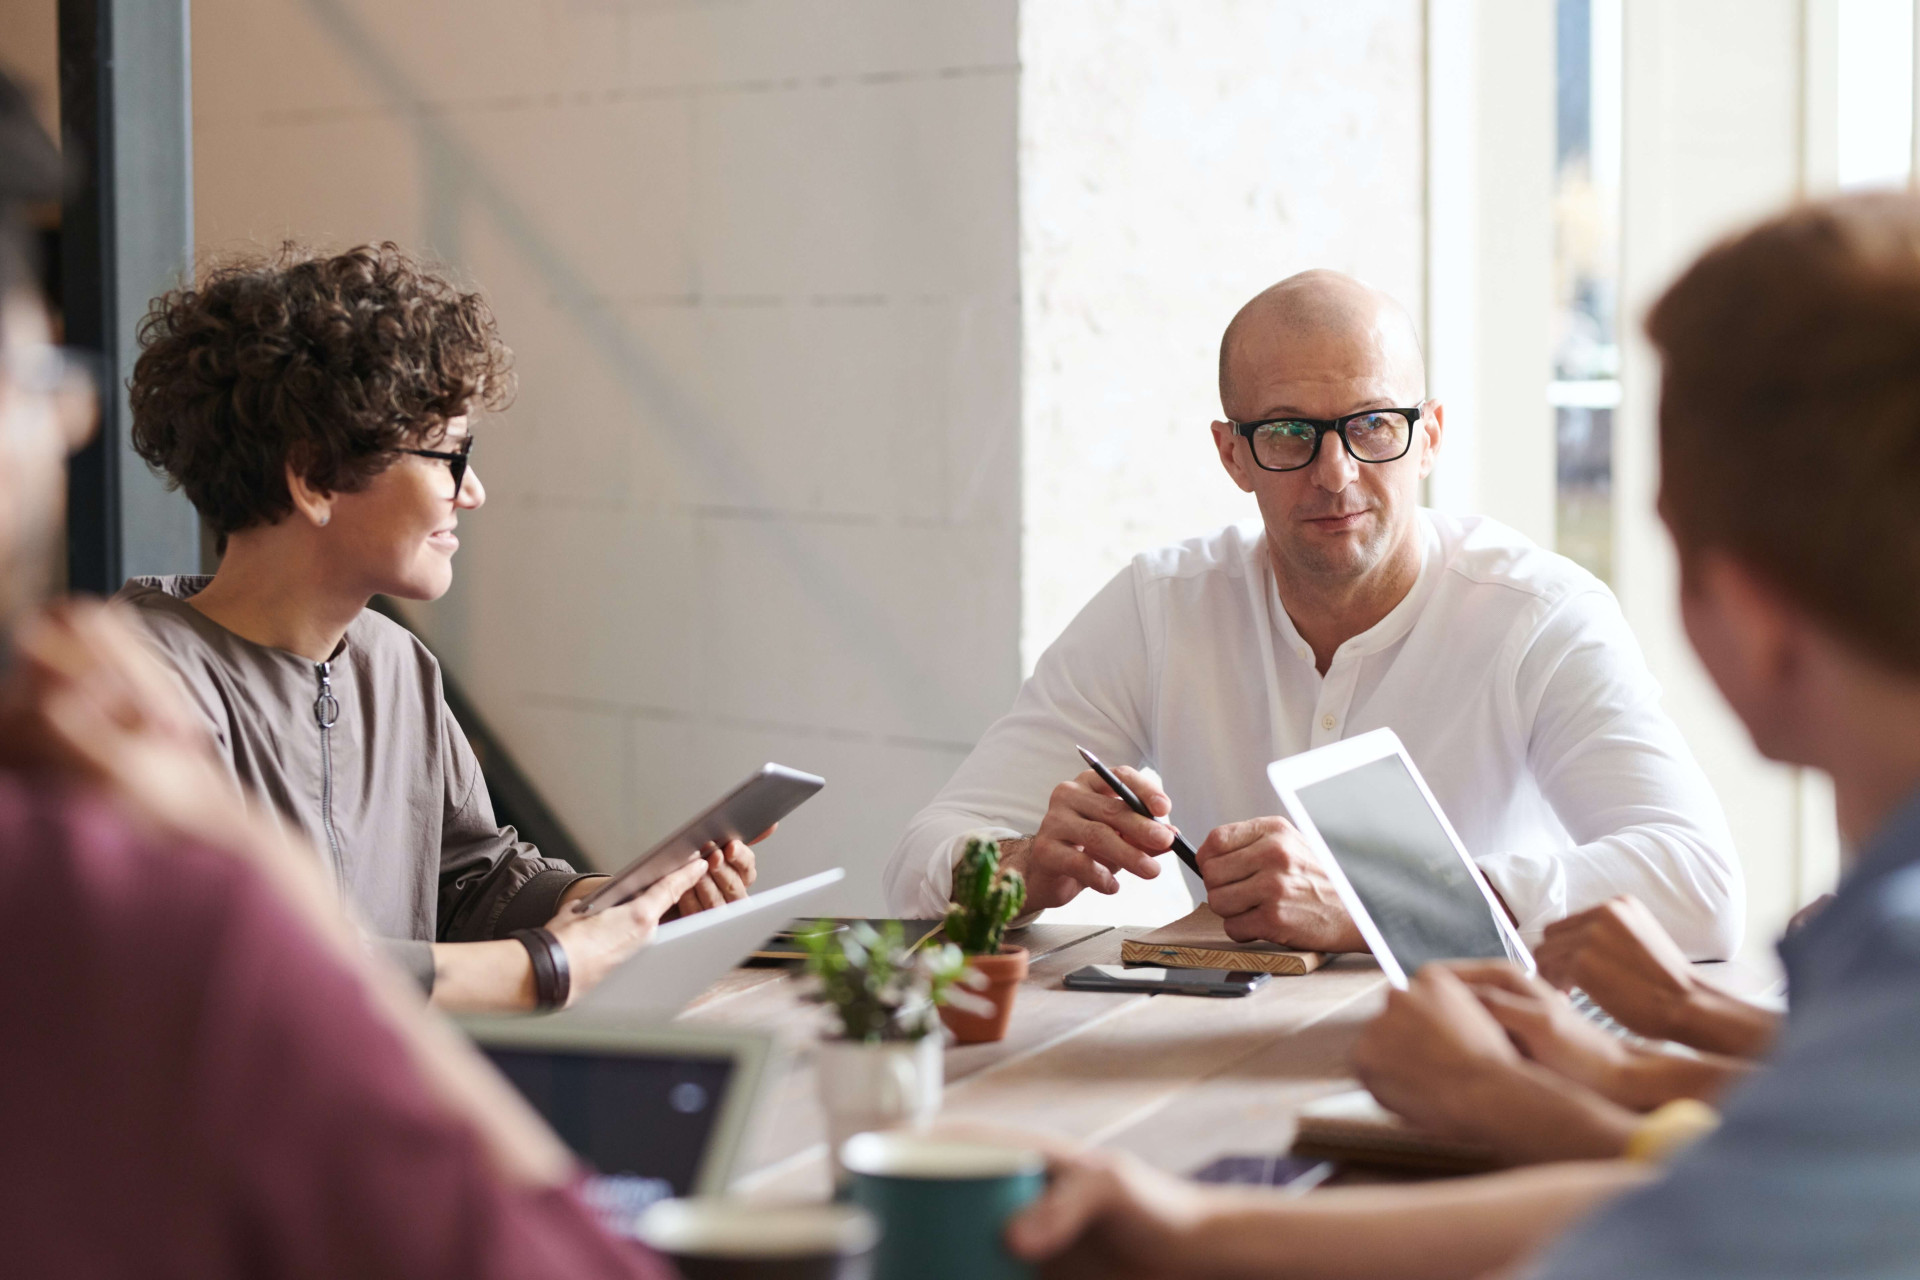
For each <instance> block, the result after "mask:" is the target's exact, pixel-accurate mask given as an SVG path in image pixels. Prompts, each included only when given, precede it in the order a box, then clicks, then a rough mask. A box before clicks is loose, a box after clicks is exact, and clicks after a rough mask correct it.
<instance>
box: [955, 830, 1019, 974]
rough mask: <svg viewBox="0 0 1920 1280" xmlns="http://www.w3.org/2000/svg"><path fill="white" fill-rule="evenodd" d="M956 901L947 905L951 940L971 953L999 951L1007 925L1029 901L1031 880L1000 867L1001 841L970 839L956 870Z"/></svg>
mask: <svg viewBox="0 0 1920 1280" xmlns="http://www.w3.org/2000/svg"><path fill="white" fill-rule="evenodd" d="M953 896H954V901H953V902H951V903H949V904H948V906H947V925H946V931H947V941H949V942H951V943H953V945H954V946H956V947H959V948H960V950H961V951H963V952H965V953H966V954H967V955H970V956H990V955H996V954H998V953H999V951H1000V939H1001V938H1002V937H1003V936H1004V935H1005V934H1006V931H1007V925H1008V924H1009V923H1010V922H1011V921H1012V920H1013V918H1014V917H1015V916H1017V915H1019V914H1020V908H1021V907H1023V906H1025V905H1026V902H1027V882H1026V881H1025V880H1024V879H1022V878H1021V875H1020V873H1019V872H1018V871H1011V870H1008V871H1003V870H1001V868H1000V844H999V842H998V841H995V840H978V839H975V840H969V841H967V851H966V852H965V853H963V854H962V855H960V865H959V866H958V867H957V868H955V870H954V873H953Z"/></svg>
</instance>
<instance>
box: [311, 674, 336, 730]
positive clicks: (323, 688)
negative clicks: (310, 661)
mask: <svg viewBox="0 0 1920 1280" xmlns="http://www.w3.org/2000/svg"><path fill="white" fill-rule="evenodd" d="M313 669H314V671H315V673H316V674H318V675H319V677H320V696H319V697H317V698H315V699H314V700H313V722H314V723H315V724H317V725H319V726H320V727H321V728H322V729H331V728H333V725H334V721H336V720H338V719H339V718H340V704H339V703H338V702H337V701H335V700H334V696H333V664H332V663H331V662H316V663H315V664H314V667H313Z"/></svg>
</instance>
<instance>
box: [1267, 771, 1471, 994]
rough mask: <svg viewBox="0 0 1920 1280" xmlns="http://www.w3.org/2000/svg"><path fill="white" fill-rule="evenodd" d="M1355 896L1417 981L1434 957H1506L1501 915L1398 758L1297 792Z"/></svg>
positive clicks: (1448, 958) (1316, 783) (1310, 785)
mask: <svg viewBox="0 0 1920 1280" xmlns="http://www.w3.org/2000/svg"><path fill="white" fill-rule="evenodd" d="M1295 794H1297V795H1298V796H1299V797H1300V803H1301V804H1302V805H1303V806H1305V808H1306V811H1307V813H1308V815H1309V816H1310V817H1311V818H1312V819H1313V825H1314V826H1316V827H1318V828H1319V829H1320V835H1321V837H1322V838H1323V839H1324V840H1325V841H1326V842H1327V848H1329V849H1331V850H1332V851H1333V856H1334V859H1335V860H1336V861H1337V862H1339V864H1340V869H1341V870H1342V871H1344V872H1346V875H1347V879H1348V881H1350V882H1351V883H1352V885H1353V891H1354V893H1355V894H1357V895H1358V896H1359V898H1360V901H1361V902H1362V903H1364V904H1365V906H1366V908H1367V914H1368V915H1370V916H1372V917H1373V923H1374V925H1375V927H1376V928H1378V929H1379V930H1380V934H1381V936H1382V937H1383V938H1385V939H1386V943H1387V948H1388V950H1390V951H1392V952H1393V955H1394V958H1395V959H1396V960H1398V961H1399V962H1400V967H1401V968H1402V969H1404V970H1405V971H1406V972H1407V973H1408V975H1412V974H1413V973H1414V972H1415V971H1417V970H1418V969H1419V968H1420V966H1421V965H1423V964H1425V963H1427V961H1429V960H1458V959H1500V958H1504V957H1506V955H1507V944H1506V939H1505V938H1504V937H1503V936H1502V934H1501V932H1500V929H1499V926H1498V925H1496V924H1495V923H1494V918H1493V912H1494V911H1495V910H1497V909H1498V908H1496V907H1495V906H1494V905H1493V904H1492V903H1491V902H1489V901H1488V900H1487V898H1486V895H1485V894H1483V893H1481V891H1480V886H1479V885H1477V884H1475V883H1474V880H1473V873H1472V872H1470V871H1469V870H1468V869H1467V866H1466V864H1465V863H1464V862H1463V861H1461V858H1460V854H1459V853H1458V851H1456V850H1455V849H1454V847H1453V842H1452V841H1451V840H1449V839H1448V838H1447V832H1446V829H1445V828H1444V827H1442V826H1441V825H1440V819H1439V818H1438V817H1437V816H1436V815H1435V814H1434V812H1433V810H1432V808H1431V807H1429V806H1428V804H1427V799H1426V797H1425V796H1424V795H1423V794H1421V791H1420V786H1419V784H1418V783H1416V782H1415V781H1414V780H1413V775H1412V774H1410V773H1408V772H1407V766H1406V763H1405V762H1404V761H1402V760H1401V758H1400V757H1399V756H1397V755H1390V756H1384V757H1382V758H1380V759H1378V760H1370V761H1368V762H1367V763H1366V764H1363V765H1360V766H1359V767H1358V768H1355V769H1350V770H1348V771H1347V772H1345V773H1342V774H1336V775H1335V776H1333V777H1331V778H1327V779H1325V780H1323V781H1320V782H1315V783H1310V784H1308V785H1307V786H1304V787H1300V788H1297V789H1296V792H1295Z"/></svg>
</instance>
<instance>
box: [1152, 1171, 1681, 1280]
mask: <svg viewBox="0 0 1920 1280" xmlns="http://www.w3.org/2000/svg"><path fill="white" fill-rule="evenodd" d="M1652 1176H1653V1171H1652V1170H1650V1169H1649V1168H1647V1167H1646V1166H1644V1165H1636V1164H1632V1163H1629V1162H1627V1161H1624V1160H1608V1161H1594V1162H1585V1163H1579V1164H1557V1165H1544V1166H1541V1167H1538V1168H1532V1169H1518V1170H1514V1171H1512V1172H1508V1173H1500V1174H1491V1175H1488V1176H1486V1177H1480V1178H1460V1179H1454V1180H1451V1181H1446V1182H1438V1183H1430V1184H1428V1185H1425V1186H1419V1187H1347V1188H1334V1189H1333V1190H1329V1191H1317V1192H1315V1193H1314V1194H1313V1195H1311V1196H1308V1197H1305V1198H1303V1199H1297V1200H1296V1199H1279V1198H1276V1197H1273V1196H1271V1195H1258V1194H1254V1193H1221V1194H1220V1196H1219V1198H1218V1199H1217V1200H1216V1201H1215V1202H1214V1206H1213V1207H1212V1208H1211V1209H1210V1210H1209V1211H1208V1212H1207V1213H1206V1214H1205V1215H1204V1217H1203V1220H1202V1221H1201V1222H1199V1223H1198V1224H1197V1225H1196V1226H1195V1227H1194V1228H1193V1230H1192V1232H1191V1241H1190V1246H1189V1248H1188V1250H1187V1256H1188V1258H1189V1259H1190V1274H1193V1275H1205V1276H1210V1277H1218V1278H1219V1280H1242V1278H1243V1277H1245V1278H1251V1277H1267V1278H1271V1277H1290V1278H1297V1280H1318V1278H1319V1277H1327V1278H1328V1280H1332V1278H1334V1277H1339V1278H1341V1280H1367V1278H1368V1277H1375V1276H1377V1277H1381V1278H1382V1280H1387V1278H1392V1280H1451V1278H1452V1277H1467V1276H1480V1275H1484V1274H1486V1273H1487V1272H1489V1271H1492V1270H1495V1269H1496V1268H1500V1267H1506V1266H1511V1265H1512V1264H1513V1263H1515V1262H1518V1261H1520V1260H1521V1259H1524V1258H1526V1257H1528V1256H1530V1255H1532V1254H1533V1253H1534V1252H1536V1251H1537V1250H1539V1249H1540V1248H1541V1247H1542V1246H1543V1245H1545V1244H1546V1243H1548V1242H1549V1241H1551V1240H1553V1239H1555V1238H1557V1237H1558V1236H1559V1235H1560V1234H1561V1233H1562V1232H1564V1231H1565V1230H1566V1229H1567V1227H1568V1226H1570V1225H1571V1224H1572V1223H1573V1222H1574V1221H1575V1220H1577V1219H1579V1218H1580V1217H1582V1216H1584V1215H1585V1214H1586V1213H1588V1212H1589V1211H1591V1210H1592V1209H1593V1208H1595V1207H1596V1206H1598V1205H1599V1204H1601V1203H1603V1202H1604V1201H1606V1200H1610V1199H1612V1198H1613V1197H1614V1196H1617V1195H1619V1194H1620V1193H1622V1192H1624V1191H1627V1190H1629V1189H1631V1188H1632V1187H1635V1186H1637V1185H1639V1184H1640V1183H1641V1182H1643V1181H1645V1180H1646V1179H1648V1178H1650V1177H1652Z"/></svg>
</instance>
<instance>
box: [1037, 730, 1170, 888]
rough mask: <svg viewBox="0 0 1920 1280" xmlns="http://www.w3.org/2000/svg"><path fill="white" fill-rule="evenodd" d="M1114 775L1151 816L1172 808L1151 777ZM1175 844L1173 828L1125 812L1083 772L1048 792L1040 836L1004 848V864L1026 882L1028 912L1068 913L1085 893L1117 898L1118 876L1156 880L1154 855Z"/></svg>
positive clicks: (1127, 772)
mask: <svg viewBox="0 0 1920 1280" xmlns="http://www.w3.org/2000/svg"><path fill="white" fill-rule="evenodd" d="M1114 772H1115V773H1116V774H1118V775H1119V777H1120V780H1121V781H1122V782H1124V783H1126V784H1127V785H1128V786H1129V787H1131V788H1132V789H1133V794H1135V795H1136V796H1139V797H1140V799H1141V801H1142V802H1143V803H1144V804H1145V805H1146V806H1147V808H1148V809H1150V810H1152V811H1153V813H1154V814H1155V815H1156V816H1158V817H1165V816H1166V815H1167V814H1169V813H1171V812H1172V811H1173V802H1172V801H1170V800H1168V799H1167V793H1166V792H1164V791H1162V790H1161V789H1160V784H1159V783H1157V782H1156V781H1154V779H1153V778H1152V776H1151V775H1149V774H1145V773H1141V772H1140V771H1139V770H1137V769H1129V768H1127V767H1126V766H1124V765H1122V766H1121V767H1119V768H1117V769H1115V770H1114ZM1173 837H1174V829H1173V828H1172V827H1170V826H1168V825H1167V824H1166V823H1164V822H1155V821H1152V820H1151V819H1148V818H1143V817H1141V816H1140V815H1139V814H1137V813H1135V812H1134V811H1133V810H1131V809H1129V808H1127V804H1126V801H1124V800H1122V799H1121V798H1120V797H1119V796H1117V795H1115V794H1114V793H1113V792H1112V791H1111V790H1110V789H1109V788H1108V787H1107V784H1106V783H1104V782H1102V781H1100V775H1099V774H1097V773H1095V772H1094V771H1093V770H1091V769H1088V770H1087V771H1086V772H1084V773H1082V774H1080V775H1079V776H1078V777H1076V778H1074V779H1073V780H1072V781H1071V782H1063V783H1061V784H1060V785H1059V786H1057V787H1055V788H1054V789H1053V795H1052V796H1051V797H1050V798H1049V799H1048V801H1047V812H1046V816H1045V817H1043V818H1041V819H1040V829H1039V830H1038V831H1037V832H1035V833H1034V835H1033V838H1032V839H1031V840H1029V841H1027V842H1026V845H1025V847H1024V848H1021V847H1019V846H1018V845H1017V844H1016V843H1015V842H1014V841H1008V842H1007V844H1008V846H1010V847H1009V850H1008V853H1007V858H1006V865H1007V866H1008V867H1010V868H1012V869H1013V870H1015V871H1018V872H1020V874H1021V875H1023V876H1025V877H1026V879H1027V910H1029V911H1038V910H1041V909H1043V908H1046V907H1060V906H1065V905H1066V904H1067V903H1069V902H1072V901H1073V900H1074V898H1076V897H1078V896H1079V894H1080V891H1081V890H1082V889H1092V890H1093V891H1094V892H1095V893H1118V892H1119V891H1120V881H1119V879H1118V876H1117V874H1116V873H1118V872H1121V871H1130V872H1132V873H1133V874H1134V875H1137V876H1139V877H1140V878H1141V879H1143V880H1151V879H1153V878H1154V877H1155V876H1157V875H1159V874H1160V865H1159V864H1158V863H1157V862H1155V861H1154V860H1153V859H1154V856H1155V855H1156V854H1162V853H1165V852H1166V851H1167V850H1169V849H1171V848H1173Z"/></svg>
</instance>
